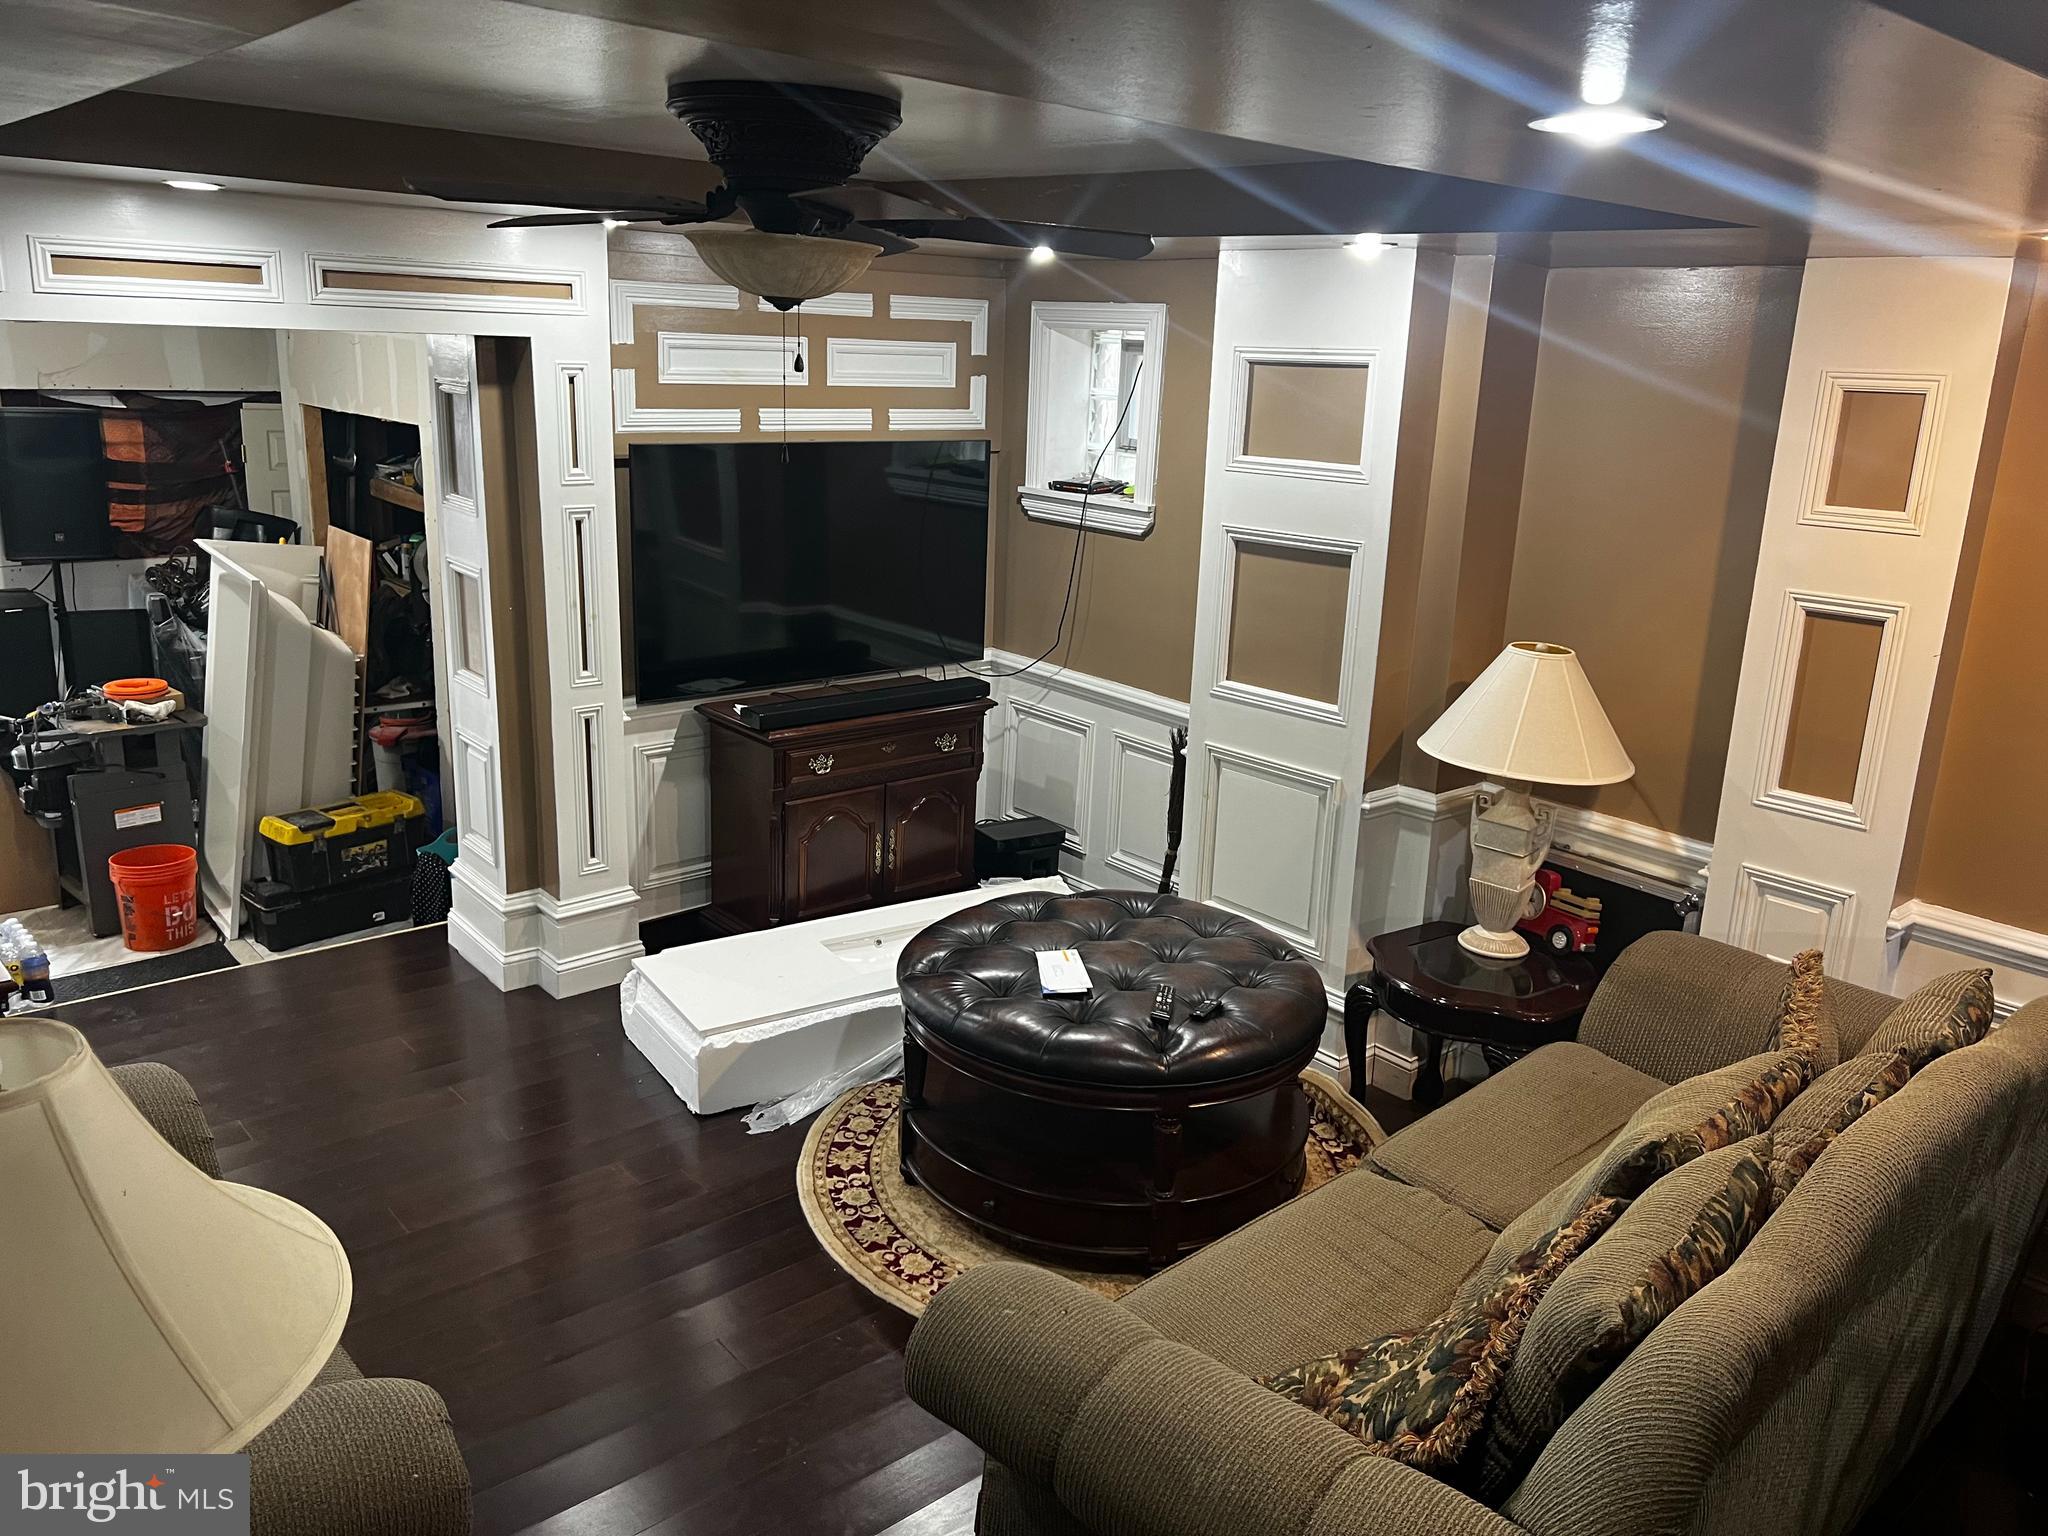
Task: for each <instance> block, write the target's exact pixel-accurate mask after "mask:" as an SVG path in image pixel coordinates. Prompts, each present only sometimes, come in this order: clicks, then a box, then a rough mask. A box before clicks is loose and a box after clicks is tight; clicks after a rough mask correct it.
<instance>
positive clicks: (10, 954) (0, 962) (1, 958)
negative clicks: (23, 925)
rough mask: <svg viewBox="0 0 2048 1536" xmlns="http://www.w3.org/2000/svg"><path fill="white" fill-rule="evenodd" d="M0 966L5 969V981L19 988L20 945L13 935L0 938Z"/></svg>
mask: <svg viewBox="0 0 2048 1536" xmlns="http://www.w3.org/2000/svg"><path fill="white" fill-rule="evenodd" d="M0 966H5V967H6V968H7V979H8V980H9V981H11V982H13V983H14V985H15V986H16V987H17V988H18V987H20V986H21V945H20V943H19V941H18V940H16V939H15V937H14V935H13V934H8V935H7V936H6V937H5V938H0Z"/></svg>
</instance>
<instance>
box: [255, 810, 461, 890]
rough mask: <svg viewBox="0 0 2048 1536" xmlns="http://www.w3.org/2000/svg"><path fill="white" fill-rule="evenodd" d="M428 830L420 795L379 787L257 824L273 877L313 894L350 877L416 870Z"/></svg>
mask: <svg viewBox="0 0 2048 1536" xmlns="http://www.w3.org/2000/svg"><path fill="white" fill-rule="evenodd" d="M426 829H427V808H426V806H425V804H423V803H422V802H421V801H420V799H419V797H418V796H416V795H408V794H402V793H400V792H398V791H395V790H379V791H377V792H376V793H374V794H368V795H358V796H357V797H356V798H355V799H353V800H339V801H336V802H335V803H334V804H332V805H318V806H309V807H308V808H307V809H305V810H303V811H291V812H289V813H287V814H285V815H283V816H266V817H264V818H263V820H262V821H260V822H259V823H257V827H256V834H257V836H256V841H257V844H258V846H259V847H261V848H262V850H263V867H264V872H265V873H266V874H267V875H268V876H269V877H270V879H271V880H273V881H275V882H276V883H277V884H279V885H282V886H284V887H285V888H286V889H288V890H291V891H296V892H297V893H299V894H300V895H308V894H311V893H312V892H315V891H321V890H325V889H326V888H327V887H328V886H330V885H339V884H341V883H343V882H344V881H354V880H378V879H382V878H385V877H387V876H391V875H404V874H409V873H411V871H412V856H413V853H414V851H415V850H416V849H417V848H418V846H419V844H420V841H421V839H422V838H423V837H424V836H425V835H426Z"/></svg>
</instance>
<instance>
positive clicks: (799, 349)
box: [796, 300, 804, 373]
mask: <svg viewBox="0 0 2048 1536" xmlns="http://www.w3.org/2000/svg"><path fill="white" fill-rule="evenodd" d="M803 371H804V306H803V301H802V300H798V301H797V306H796V372H798V373H802V372H803Z"/></svg>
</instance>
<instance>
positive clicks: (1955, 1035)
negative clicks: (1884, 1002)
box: [1863, 970, 1992, 1072]
mask: <svg viewBox="0 0 2048 1536" xmlns="http://www.w3.org/2000/svg"><path fill="white" fill-rule="evenodd" d="M1991 1017H1992V1014H1991V972H1990V971H1989V970H1974V971H1952V972H1950V973H1949V974H1948V975H1946V976H1937V977H1935V978H1934V980H1932V981H1930V982H1928V983H1927V985H1925V986H1924V987H1921V988H1920V989H1919V990H1918V991H1917V992H1915V993H1913V995H1912V996H1911V997H1908V998H1907V999H1906V1000H1905V1001H1904V1002H1902V1003H1900V1004H1899V1006H1898V1007H1896V1008H1894V1009H1893V1010H1892V1011H1891V1013H1890V1014H1888V1015H1887V1016H1886V1018H1885V1021H1884V1022H1883V1023H1882V1024H1880V1025H1878V1027H1877V1032H1876V1033H1875V1034H1873V1035H1872V1036H1871V1037H1870V1041H1869V1043H1868V1044H1866V1045H1865V1046H1864V1047H1863V1050H1864V1052H1865V1054H1867V1055H1883V1054H1884V1053H1885V1052H1887V1051H1904V1052H1905V1053H1906V1055H1907V1056H1908V1057H1910V1058H1911V1059H1912V1062H1913V1070H1914V1071H1916V1072H1917V1071H1919V1070H1920V1069H1921V1068H1922V1067H1924V1066H1926V1065H1927V1063H1928V1062H1930V1061H1932V1060H1933V1059H1934V1058H1935V1057H1937V1056H1939V1055H1941V1054H1942V1053H1943V1052H1944V1051H1953V1050H1959V1049H1960V1048H1962V1047H1963V1046H1966V1045H1974V1044H1976V1043H1977V1042H1978V1041H1979V1040H1982V1039H1983V1038H1984V1037H1985V1035H1987V1034H1989V1033H1990V1032H1991Z"/></svg>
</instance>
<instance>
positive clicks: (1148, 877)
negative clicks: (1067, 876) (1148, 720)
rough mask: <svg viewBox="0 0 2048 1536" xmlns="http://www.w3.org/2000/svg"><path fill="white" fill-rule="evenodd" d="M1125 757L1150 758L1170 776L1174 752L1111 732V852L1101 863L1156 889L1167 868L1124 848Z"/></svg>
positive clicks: (1127, 735) (1111, 730) (1131, 736)
mask: <svg viewBox="0 0 2048 1536" xmlns="http://www.w3.org/2000/svg"><path fill="white" fill-rule="evenodd" d="M1126 757H1142V758H1147V759H1149V760H1151V761H1152V762H1155V763H1164V764H1165V765H1166V771H1167V773H1168V774H1169V775H1170V774H1171V773H1172V772H1173V752H1172V750H1171V749H1170V748H1168V747H1165V746H1162V745H1161V744H1160V743H1158V742H1156V741H1148V740H1146V739H1145V738H1144V737H1142V736H1133V735H1132V734H1131V733H1130V732H1129V731H1120V730H1118V729H1116V727H1114V726H1111V727H1110V731H1109V837H1108V842H1109V851H1108V852H1107V853H1105V854H1104V855H1103V856H1102V862H1103V863H1105V864H1107V865H1108V866H1109V867H1110V868H1111V869H1114V870H1117V871H1119V872H1120V873H1122V874H1126V875H1129V876H1130V877H1131V878H1132V879H1134V880H1142V881H1143V882H1144V883H1145V884H1146V885H1147V886H1148V887H1156V886H1157V885H1158V884H1159V879H1160V876H1162V875H1164V874H1165V873H1166V871H1165V869H1164V868H1163V867H1162V866H1161V865H1158V864H1155V863H1153V862H1152V861H1151V860H1150V859H1146V858H1142V857H1140V856H1139V855H1138V854H1137V853H1136V852H1134V851H1133V850H1131V849H1128V848H1126V847H1125V846H1124V840H1123V830H1124V794H1123V788H1124V779H1123V765H1124V759H1125V758H1126Z"/></svg>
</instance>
